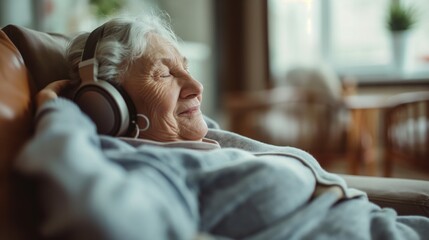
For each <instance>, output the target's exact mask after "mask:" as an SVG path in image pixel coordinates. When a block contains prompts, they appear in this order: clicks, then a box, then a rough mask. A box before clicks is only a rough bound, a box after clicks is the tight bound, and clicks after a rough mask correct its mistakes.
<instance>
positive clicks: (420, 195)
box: [340, 175, 429, 217]
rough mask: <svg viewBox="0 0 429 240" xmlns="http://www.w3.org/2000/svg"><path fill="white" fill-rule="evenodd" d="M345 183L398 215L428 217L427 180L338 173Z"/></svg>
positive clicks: (428, 185) (428, 188)
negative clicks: (393, 210)
mask: <svg viewBox="0 0 429 240" xmlns="http://www.w3.org/2000/svg"><path fill="white" fill-rule="evenodd" d="M340 176H341V177H343V178H344V179H345V180H346V182H347V185H348V186H349V187H351V188H356V189H359V190H361V191H364V192H366V193H367V194H368V198H369V200H370V201H371V202H373V203H375V204H377V205H379V206H380V207H389V208H393V209H395V210H396V212H397V213H398V214H399V215H421V216H426V217H429V181H423V180H412V179H400V178H383V177H367V176H351V175H340Z"/></svg>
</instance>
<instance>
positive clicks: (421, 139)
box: [383, 92, 429, 177]
mask: <svg viewBox="0 0 429 240" xmlns="http://www.w3.org/2000/svg"><path fill="white" fill-rule="evenodd" d="M388 104H389V106H388V107H387V108H386V109H385V111H384V114H383V117H384V129H383V138H384V139H383V140H384V175H385V176H387V177H390V176H392V170H393V165H394V162H395V161H401V162H403V163H406V164H407V165H410V166H413V167H415V168H419V169H421V170H424V171H427V172H429V92H410V93H402V94H398V95H394V96H392V97H391V98H390V99H388Z"/></svg>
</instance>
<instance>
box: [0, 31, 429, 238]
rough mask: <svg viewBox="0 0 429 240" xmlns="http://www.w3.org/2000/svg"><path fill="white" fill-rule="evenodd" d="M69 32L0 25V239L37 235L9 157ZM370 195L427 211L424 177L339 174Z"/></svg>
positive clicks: (23, 136)
mask: <svg viewBox="0 0 429 240" xmlns="http://www.w3.org/2000/svg"><path fill="white" fill-rule="evenodd" d="M67 40H68V38H67V37H64V36H62V35H57V34H47V33H43V32H37V31H33V30H30V29H26V28H22V27H17V26H12V25H9V26H6V27H4V28H3V29H2V31H0V212H1V214H0V239H39V238H40V235H39V232H38V229H37V226H38V223H40V221H41V219H42V218H43V216H42V214H41V212H40V209H39V207H38V202H37V199H38V198H37V195H36V193H37V189H36V188H35V185H34V183H32V182H28V181H26V180H25V179H22V178H20V176H18V175H16V174H15V173H14V171H13V161H14V159H15V157H16V155H17V154H18V152H19V150H20V149H21V147H22V146H23V145H24V144H25V142H26V141H27V140H28V138H29V137H30V136H31V135H32V132H33V127H32V126H33V115H34V104H33V102H34V101H33V98H34V95H35V94H36V93H37V92H38V91H39V90H40V89H42V88H43V87H44V86H45V85H47V84H48V83H50V82H52V81H55V80H58V79H64V78H67V77H68V67H67V63H66V61H65V59H64V57H63V53H64V49H65V46H66V43H67ZM344 178H345V179H346V181H347V182H348V183H349V185H350V186H351V187H356V188H359V189H361V190H363V191H367V192H368V194H369V198H370V200H372V201H374V202H375V203H377V204H379V205H381V206H387V207H395V208H396V209H397V211H398V212H399V213H400V214H419V215H425V216H429V182H425V181H415V180H401V179H386V178H368V177H357V176H344Z"/></svg>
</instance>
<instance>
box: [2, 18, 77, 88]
mask: <svg viewBox="0 0 429 240" xmlns="http://www.w3.org/2000/svg"><path fill="white" fill-rule="evenodd" d="M3 31H4V32H5V33H6V34H7V35H8V37H9V38H10V39H11V40H12V42H13V43H14V44H15V46H16V47H17V48H18V50H19V52H20V53H21V55H22V57H23V58H24V62H25V64H26V66H27V68H28V70H29V72H30V77H31V82H30V83H31V85H30V86H31V93H32V96H33V95H34V94H35V93H37V92H38V91H39V90H40V89H42V88H43V87H45V86H46V85H48V84H49V83H51V82H53V81H55V80H59V79H67V78H68V75H69V70H68V69H69V68H68V64H67V61H66V59H65V57H64V53H65V49H66V47H67V44H68V42H69V40H70V39H69V38H68V37H66V36H65V35H61V34H57V33H45V32H39V31H35V30H32V29H28V28H25V27H20V26H16V25H8V26H6V27H4V28H3Z"/></svg>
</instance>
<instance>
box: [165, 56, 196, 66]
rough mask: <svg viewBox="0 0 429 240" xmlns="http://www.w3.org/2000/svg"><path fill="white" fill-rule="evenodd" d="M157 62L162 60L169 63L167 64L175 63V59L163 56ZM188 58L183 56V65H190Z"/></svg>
mask: <svg viewBox="0 0 429 240" xmlns="http://www.w3.org/2000/svg"><path fill="white" fill-rule="evenodd" d="M157 62H161V63H167V64H172V63H174V62H175V61H174V59H172V58H161V59H159V60H158V61H157ZM188 62H189V61H188V58H186V57H182V63H183V65H184V66H186V65H188Z"/></svg>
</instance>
